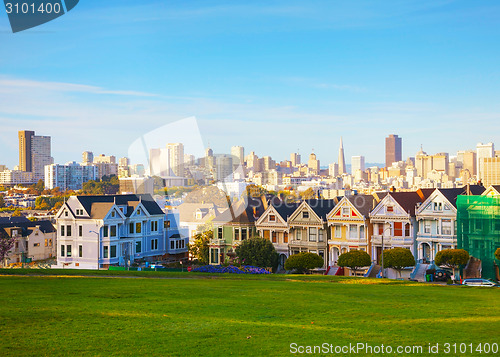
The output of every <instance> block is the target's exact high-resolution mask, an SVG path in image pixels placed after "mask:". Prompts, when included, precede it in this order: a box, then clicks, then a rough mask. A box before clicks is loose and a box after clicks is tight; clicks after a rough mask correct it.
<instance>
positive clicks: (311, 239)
mask: <svg viewBox="0 0 500 357" xmlns="http://www.w3.org/2000/svg"><path fill="white" fill-rule="evenodd" d="M317 234H318V230H317V228H313V227H310V228H309V242H316V236H317Z"/></svg>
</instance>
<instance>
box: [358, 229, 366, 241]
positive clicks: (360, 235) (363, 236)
mask: <svg viewBox="0 0 500 357" xmlns="http://www.w3.org/2000/svg"><path fill="white" fill-rule="evenodd" d="M359 238H360V239H364V238H365V226H359Z"/></svg>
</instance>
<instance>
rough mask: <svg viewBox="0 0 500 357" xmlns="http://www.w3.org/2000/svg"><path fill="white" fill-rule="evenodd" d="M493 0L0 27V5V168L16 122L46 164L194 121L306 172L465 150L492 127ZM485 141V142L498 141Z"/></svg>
mask: <svg viewBox="0 0 500 357" xmlns="http://www.w3.org/2000/svg"><path fill="white" fill-rule="evenodd" d="M499 18H500V3H499V2H497V1H439V0H433V1H422V0H420V1H356V2H348V1H293V0H288V1H269V0H267V1H252V2H249V1H248V2H243V1H234V0H233V1H207V0H204V1H150V0H141V1H135V0H134V1H132V0H107V1H89V0H87V1H85V0H82V1H80V4H79V5H78V6H77V7H76V8H75V9H73V10H72V11H71V12H69V13H68V14H66V15H65V16H62V17H60V18H58V19H56V20H54V21H52V22H50V23H48V24H45V25H42V26H40V27H38V28H34V29H31V30H27V31H24V32H21V33H17V34H12V33H11V31H10V27H9V24H8V19H7V15H6V14H5V13H2V14H0V126H1V130H0V164H7V165H8V166H9V167H10V168H12V167H13V166H14V165H16V164H17V161H18V154H17V147H18V143H17V131H18V130H22V129H34V130H35V131H36V132H37V133H38V134H40V135H51V136H52V146H53V156H54V158H55V160H56V162H59V163H64V162H66V161H70V160H76V161H79V160H80V157H81V152H82V151H84V150H92V151H94V152H95V153H96V154H100V153H106V154H114V155H116V156H125V155H126V154H127V150H128V147H129V145H130V144H131V143H132V142H133V141H134V140H135V139H137V138H138V137H139V136H141V135H143V134H145V133H147V132H149V131H151V130H154V129H155V128H157V127H160V126H163V125H165V124H168V123H170V122H173V121H176V120H180V119H183V118H186V117H191V116H195V117H196V118H197V120H198V125H199V128H200V131H201V135H202V138H203V140H204V144H205V145H208V142H209V143H210V146H211V147H212V148H213V149H214V151H215V152H219V153H220V152H228V151H229V149H230V147H231V146H232V145H243V146H244V147H245V150H246V153H248V152H249V151H250V150H254V151H255V152H256V153H257V155H259V156H263V155H271V156H272V157H273V158H274V159H275V160H278V161H279V160H283V159H285V158H288V157H289V154H290V153H291V152H292V151H296V150H297V149H300V152H301V154H302V155H303V157H304V156H307V155H308V154H309V153H310V152H311V150H312V149H313V148H314V151H315V153H316V154H317V156H318V158H319V159H320V160H321V165H326V164H328V163H330V162H334V161H336V158H337V151H338V143H339V139H340V136H342V137H343V140H344V147H345V151H346V158H347V161H350V156H352V155H365V156H366V161H367V162H383V161H384V137H385V136H387V135H388V134H390V133H396V134H399V135H400V136H402V137H403V154H404V156H405V157H407V156H414V155H415V153H416V152H417V151H418V150H419V148H420V144H423V146H424V150H425V151H427V152H428V153H435V152H443V151H445V152H449V153H450V154H451V155H454V154H455V153H456V151H457V150H463V149H470V148H474V147H475V145H476V144H477V142H490V141H492V142H497V144H498V145H500V141H499V140H498V137H499V135H500V134H499V132H500V130H498V129H500V100H499V99H498V98H499V94H500V66H499V63H500V46H499V43H500V23H499V22H498V19H499ZM499 148H500V147H499Z"/></svg>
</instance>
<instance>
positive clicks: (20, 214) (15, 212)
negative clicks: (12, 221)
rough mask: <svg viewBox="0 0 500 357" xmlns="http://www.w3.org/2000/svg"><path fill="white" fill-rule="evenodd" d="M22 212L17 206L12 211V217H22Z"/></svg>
mask: <svg viewBox="0 0 500 357" xmlns="http://www.w3.org/2000/svg"><path fill="white" fill-rule="evenodd" d="M22 216H23V214H22V213H21V210H20V209H19V208H17V209H16V210H15V211H14V213H12V217H22Z"/></svg>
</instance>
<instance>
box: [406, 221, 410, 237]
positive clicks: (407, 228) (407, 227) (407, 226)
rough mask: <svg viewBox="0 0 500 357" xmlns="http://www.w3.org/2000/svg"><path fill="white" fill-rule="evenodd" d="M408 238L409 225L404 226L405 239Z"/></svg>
mask: <svg viewBox="0 0 500 357" xmlns="http://www.w3.org/2000/svg"><path fill="white" fill-rule="evenodd" d="M409 236H410V223H406V224H405V237H409Z"/></svg>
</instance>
